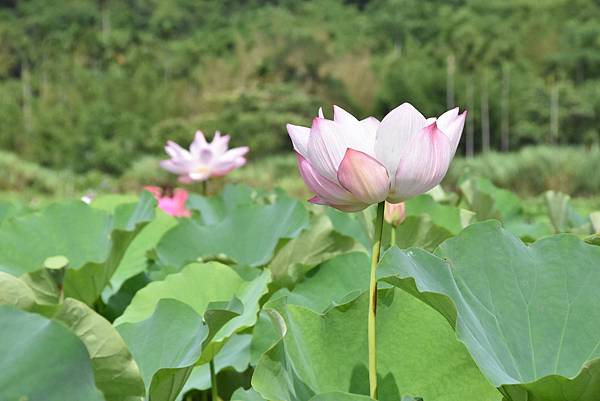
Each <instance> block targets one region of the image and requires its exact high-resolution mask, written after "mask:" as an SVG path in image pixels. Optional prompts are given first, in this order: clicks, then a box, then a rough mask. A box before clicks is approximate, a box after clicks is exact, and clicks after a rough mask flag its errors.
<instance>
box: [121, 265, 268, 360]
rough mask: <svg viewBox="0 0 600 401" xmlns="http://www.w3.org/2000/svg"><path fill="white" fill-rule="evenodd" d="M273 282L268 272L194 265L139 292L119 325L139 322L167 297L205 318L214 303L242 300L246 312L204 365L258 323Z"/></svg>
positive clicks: (218, 338)
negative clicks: (244, 272)
mask: <svg viewBox="0 0 600 401" xmlns="http://www.w3.org/2000/svg"><path fill="white" fill-rule="evenodd" d="M270 280H271V275H270V273H269V271H268V270H265V271H263V272H260V273H258V274H257V275H256V277H253V278H248V279H247V278H244V277H242V276H240V274H238V272H236V271H235V270H234V269H232V268H231V267H229V266H226V265H222V264H220V263H217V262H209V263H204V264H202V263H193V264H191V265H188V266H187V267H185V268H184V269H183V270H181V271H180V272H179V273H175V274H171V275H169V276H167V278H166V279H165V280H163V281H156V282H153V283H151V284H149V285H148V286H146V287H144V288H143V289H141V290H140V291H138V292H137V293H136V295H135V296H134V298H133V300H132V301H131V304H130V305H129V307H128V308H127V309H126V310H125V312H124V313H123V315H122V316H121V317H119V318H118V319H117V320H116V321H115V324H121V323H124V322H139V321H141V320H144V319H146V318H147V317H148V316H150V314H151V313H152V312H153V311H154V309H155V307H156V304H157V303H158V302H159V301H160V300H161V299H165V298H171V299H176V300H178V301H181V302H183V303H185V304H187V305H189V306H191V307H192V309H193V310H194V311H195V312H196V313H197V314H199V315H203V314H204V313H205V311H206V309H207V307H208V305H209V304H210V303H214V302H228V301H230V300H231V299H232V298H234V299H236V300H238V302H240V301H241V304H242V306H243V312H242V314H241V315H240V316H237V317H235V318H233V319H231V320H230V321H229V322H227V323H226V324H225V325H224V326H223V327H222V329H221V330H220V331H219V332H218V333H216V334H215V336H214V338H213V339H212V342H211V345H210V347H208V348H209V351H207V352H206V353H205V354H204V355H203V360H202V361H200V362H208V361H209V360H210V359H212V357H213V356H214V354H216V353H217V352H218V351H219V349H220V347H221V346H222V345H223V342H224V341H225V340H226V339H227V338H229V337H230V336H231V335H233V334H234V333H236V332H238V331H240V330H242V329H244V328H247V327H251V326H253V325H254V324H255V323H256V319H257V314H258V311H259V309H260V306H259V301H260V299H261V298H262V296H263V295H264V294H266V293H267V285H268V284H269V282H270Z"/></svg>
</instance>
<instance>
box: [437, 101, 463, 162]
mask: <svg viewBox="0 0 600 401" xmlns="http://www.w3.org/2000/svg"><path fill="white" fill-rule="evenodd" d="M466 118H467V111H466V110H465V111H464V112H463V113H462V114H461V115H458V107H455V108H454V109H452V110H448V111H447V112H445V113H444V114H442V115H441V116H440V117H439V118H438V119H437V125H438V128H439V129H440V130H441V131H442V132H443V133H444V134H446V136H447V137H448V139H449V140H450V147H451V149H452V156H454V154H455V153H456V148H458V144H459V142H460V137H461V135H462V131H463V128H464V126H465V120H466Z"/></svg>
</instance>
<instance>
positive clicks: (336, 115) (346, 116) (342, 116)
mask: <svg viewBox="0 0 600 401" xmlns="http://www.w3.org/2000/svg"><path fill="white" fill-rule="evenodd" d="M333 121H335V122H337V123H340V124H348V125H354V124H356V123H358V120H357V119H356V117H354V116H353V115H352V114H350V113H348V112H347V111H346V110H344V109H342V108H341V107H340V106H336V105H334V106H333Z"/></svg>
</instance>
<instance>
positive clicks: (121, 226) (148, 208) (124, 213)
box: [64, 192, 156, 305]
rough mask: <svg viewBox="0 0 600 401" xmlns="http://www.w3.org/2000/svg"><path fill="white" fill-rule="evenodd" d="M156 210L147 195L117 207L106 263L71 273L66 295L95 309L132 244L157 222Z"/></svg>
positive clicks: (151, 197)
mask: <svg viewBox="0 0 600 401" xmlns="http://www.w3.org/2000/svg"><path fill="white" fill-rule="evenodd" d="M155 207H156V201H155V200H154V197H153V196H152V195H151V194H150V193H149V192H143V193H142V194H141V196H140V200H139V202H138V203H132V204H123V205H119V206H117V207H116V208H115V213H114V215H112V218H111V219H110V220H109V221H110V230H111V231H110V234H109V238H108V243H107V245H106V247H107V250H108V254H107V257H106V259H104V260H103V261H101V262H96V261H92V262H90V263H87V264H86V265H85V266H83V267H82V268H80V269H73V268H69V269H67V273H66V275H65V284H64V285H65V295H67V296H70V297H72V298H76V299H79V300H82V301H84V302H86V303H87V304H89V305H91V304H92V303H93V302H94V301H95V300H96V299H97V298H98V296H100V294H101V293H102V290H103V289H104V287H105V286H106V285H107V284H108V283H109V282H110V279H111V278H112V275H113V274H114V272H115V270H116V269H117V267H118V266H119V264H120V263H121V260H122V259H123V256H124V255H125V252H126V251H127V248H128V247H129V245H130V244H131V242H132V241H133V240H134V238H135V237H136V236H137V235H138V233H139V232H140V231H141V230H142V229H143V228H144V227H145V226H146V224H148V222H150V221H151V220H152V219H153V218H154V209H155ZM69 267H71V265H69Z"/></svg>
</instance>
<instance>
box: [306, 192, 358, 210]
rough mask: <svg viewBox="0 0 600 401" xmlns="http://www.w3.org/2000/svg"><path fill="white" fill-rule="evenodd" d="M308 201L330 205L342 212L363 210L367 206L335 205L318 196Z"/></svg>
mask: <svg viewBox="0 0 600 401" xmlns="http://www.w3.org/2000/svg"><path fill="white" fill-rule="evenodd" d="M308 201H309V202H310V203H314V204H315V205H324V206H331V207H333V208H335V209H338V210H341V211H342V212H360V211H361V210H363V209H365V208H366V207H367V206H369V205H367V204H353V205H336V204H333V203H330V202H329V201H327V200H326V199H323V198H321V197H320V196H313V197H312V198H310V199H309V200H308Z"/></svg>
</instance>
